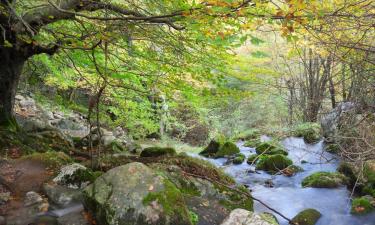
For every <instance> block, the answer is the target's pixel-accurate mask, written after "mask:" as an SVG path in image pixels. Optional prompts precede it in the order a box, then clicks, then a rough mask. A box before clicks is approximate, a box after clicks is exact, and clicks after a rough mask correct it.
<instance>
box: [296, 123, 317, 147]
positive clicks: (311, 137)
mask: <svg viewBox="0 0 375 225" xmlns="http://www.w3.org/2000/svg"><path fill="white" fill-rule="evenodd" d="M291 134H292V135H293V136H295V137H302V138H303V140H304V141H305V142H306V143H308V144H313V143H316V142H318V141H319V140H320V126H319V124H317V123H302V124H298V125H297V126H296V127H295V128H294V129H293V131H292V133H291Z"/></svg>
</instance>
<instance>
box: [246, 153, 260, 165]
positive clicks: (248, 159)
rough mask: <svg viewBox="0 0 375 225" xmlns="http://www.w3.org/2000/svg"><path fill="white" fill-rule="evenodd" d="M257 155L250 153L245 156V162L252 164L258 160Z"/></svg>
mask: <svg viewBox="0 0 375 225" xmlns="http://www.w3.org/2000/svg"><path fill="white" fill-rule="evenodd" d="M258 159H259V155H258V154H252V155H250V156H249V157H248V158H247V164H249V165H254V164H256V163H257V162H258Z"/></svg>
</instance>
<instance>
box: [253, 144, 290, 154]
mask: <svg viewBox="0 0 375 225" xmlns="http://www.w3.org/2000/svg"><path fill="white" fill-rule="evenodd" d="M255 151H256V153H257V154H259V155H261V154H266V155H276V154H281V155H288V152H287V151H286V150H285V149H284V148H283V147H282V146H279V145H277V144H275V143H272V142H263V143H261V144H259V145H258V146H257V147H256V148H255Z"/></svg>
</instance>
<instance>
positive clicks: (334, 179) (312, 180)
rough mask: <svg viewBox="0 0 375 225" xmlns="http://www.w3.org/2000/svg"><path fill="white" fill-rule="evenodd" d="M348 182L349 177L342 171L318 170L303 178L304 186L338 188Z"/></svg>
mask: <svg viewBox="0 0 375 225" xmlns="http://www.w3.org/2000/svg"><path fill="white" fill-rule="evenodd" d="M345 184H347V178H346V177H345V176H344V175H342V174H340V173H332V172H316V173H313V174H311V175H310V176H308V177H305V179H303V180H302V186H303V187H315V188H336V187H339V186H340V185H345Z"/></svg>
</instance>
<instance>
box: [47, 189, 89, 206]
mask: <svg viewBox="0 0 375 225" xmlns="http://www.w3.org/2000/svg"><path fill="white" fill-rule="evenodd" d="M43 190H44V192H45V194H46V196H47V197H48V199H49V200H50V201H51V202H52V203H54V204H56V205H58V206H61V207H65V206H69V205H72V204H73V203H77V202H81V200H82V192H81V191H80V190H76V189H72V188H68V187H64V186H60V185H51V184H45V185H44V186H43Z"/></svg>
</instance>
